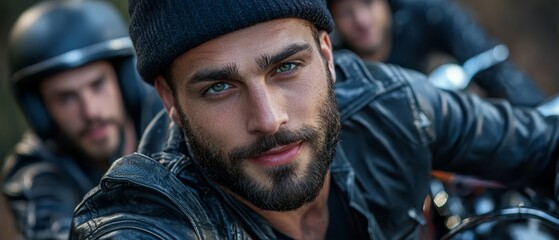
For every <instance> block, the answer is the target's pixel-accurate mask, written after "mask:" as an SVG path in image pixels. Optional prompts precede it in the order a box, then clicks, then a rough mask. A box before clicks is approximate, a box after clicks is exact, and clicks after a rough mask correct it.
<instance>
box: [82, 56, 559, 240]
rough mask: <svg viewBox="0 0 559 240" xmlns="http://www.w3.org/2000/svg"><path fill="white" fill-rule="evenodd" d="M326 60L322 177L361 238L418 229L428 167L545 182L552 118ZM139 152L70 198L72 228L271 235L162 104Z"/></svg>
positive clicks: (347, 60) (136, 233) (553, 136)
mask: <svg viewBox="0 0 559 240" xmlns="http://www.w3.org/2000/svg"><path fill="white" fill-rule="evenodd" d="M334 60H335V64H336V74H337V82H336V96H337V101H338V108H339V110H340V113H341V124H342V132H341V139H340V140H341V141H340V143H339V144H338V146H337V153H336V156H335V159H334V161H333V164H332V166H331V173H332V175H331V176H332V180H333V181H332V184H335V186H337V189H340V190H341V192H342V193H343V198H344V201H346V202H347V203H349V206H350V208H351V209H352V211H353V212H356V213H357V215H358V217H359V219H361V221H360V222H361V223H362V224H363V226H365V228H366V230H367V231H368V234H369V237H370V238H371V239H384V238H388V239H401V238H404V237H407V236H414V235H415V234H417V229H418V227H419V226H420V225H421V224H424V223H425V220H424V219H423V217H422V206H423V201H424V199H425V196H426V195H427V193H428V190H429V181H430V171H431V169H432V168H437V169H442V170H446V171H454V172H461V173H464V174H475V175H479V176H482V177H486V178H489V179H493V180H497V181H501V182H504V183H508V184H511V185H525V184H529V183H534V182H538V183H541V182H540V181H543V182H548V183H550V182H553V173H554V169H555V168H554V166H555V162H556V159H557V155H558V149H557V147H556V146H557V144H558V140H559V131H558V130H559V119H558V118H557V117H549V118H544V117H542V116H541V115H540V114H538V113H537V112H535V111H533V110H530V109H522V110H521V109H513V108H511V105H510V104H509V103H508V102H506V101H498V102H494V103H493V104H489V103H487V102H482V101H480V99H479V98H477V97H475V96H466V95H464V94H461V93H455V92H447V91H443V90H440V89H436V88H434V87H432V86H431V85H430V84H429V83H427V81H426V80H425V77H424V76H422V75H421V74H418V73H416V72H411V71H408V70H404V69H402V68H399V67H396V66H391V65H383V64H370V65H367V66H365V65H364V64H363V63H362V62H361V61H359V60H358V58H357V56H355V55H353V54H351V53H347V52H345V53H337V54H336V55H335V57H334ZM139 151H140V152H141V153H139V154H132V155H128V156H126V157H123V158H122V159H120V160H117V161H116V162H115V164H113V166H112V167H111V169H110V170H109V171H108V172H107V173H106V175H105V176H104V177H103V178H102V180H101V183H100V184H99V185H98V186H97V187H96V188H95V189H94V190H92V191H91V192H90V193H88V194H87V196H86V197H85V198H84V200H83V202H82V203H80V205H79V206H78V207H77V208H76V212H75V216H74V220H73V223H72V238H73V239H101V238H105V237H109V238H125V239H146V238H148V239H249V238H252V239H275V238H277V236H276V235H275V233H274V231H273V229H272V227H271V226H270V225H269V224H268V223H267V222H266V220H265V219H263V218H262V217H260V216H259V215H258V214H256V213H255V212H253V211H252V210H251V209H249V208H248V207H247V206H245V205H244V204H242V203H241V202H239V201H237V200H236V199H235V198H233V197H232V196H231V195H230V194H228V193H226V192H225V191H223V190H222V189H221V188H220V187H219V186H217V185H216V184H215V183H214V182H212V181H211V180H209V179H208V178H207V177H205V175H204V174H203V173H202V172H201V170H200V168H199V166H198V165H197V164H196V163H195V162H194V161H193V160H192V158H191V154H190V153H189V152H188V147H187V145H186V142H185V138H184V135H183V132H182V130H181V129H180V128H179V127H178V126H177V125H175V124H174V123H173V122H172V121H170V120H169V118H168V116H167V113H166V112H162V113H161V114H160V115H158V116H157V117H156V118H155V119H154V122H152V123H151V124H150V127H148V129H147V130H146V132H145V134H144V137H143V139H142V142H141V144H140V149H139ZM331 189H334V188H331ZM550 190H551V189H550Z"/></svg>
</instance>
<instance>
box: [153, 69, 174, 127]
mask: <svg viewBox="0 0 559 240" xmlns="http://www.w3.org/2000/svg"><path fill="white" fill-rule="evenodd" d="M153 85H154V86H155V90H156V91H157V94H159V97H160V98H161V101H162V102H163V106H165V109H166V110H167V113H168V114H169V117H171V119H172V120H173V122H175V124H177V125H179V126H180V124H181V121H180V116H179V114H178V112H177V108H178V107H179V106H178V104H176V103H175V99H174V98H173V91H172V90H171V88H170V87H169V85H167V81H165V78H163V76H161V74H160V75H158V76H157V77H155V80H154V81H153Z"/></svg>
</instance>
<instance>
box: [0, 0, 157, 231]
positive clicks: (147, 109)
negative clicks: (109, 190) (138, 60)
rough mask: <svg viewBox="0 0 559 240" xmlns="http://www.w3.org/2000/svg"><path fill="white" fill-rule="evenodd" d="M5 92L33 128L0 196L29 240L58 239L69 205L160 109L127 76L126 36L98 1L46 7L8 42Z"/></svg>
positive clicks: (30, 15)
mask: <svg viewBox="0 0 559 240" xmlns="http://www.w3.org/2000/svg"><path fill="white" fill-rule="evenodd" d="M8 52H9V56H8V58H9V60H8V61H9V68H10V74H11V82H10V85H11V86H12V88H13V91H14V95H15V97H16V100H17V102H18V103H19V105H20V107H21V109H22V111H23V113H24V115H25V116H26V118H27V120H28V122H29V125H30V126H31V127H32V131H29V132H27V133H26V134H25V135H24V136H23V138H22V140H21V141H20V142H19V143H18V144H17V146H16V148H15V150H14V151H13V154H11V155H10V156H8V158H7V159H6V162H5V165H4V167H3V170H2V180H3V186H2V192H3V194H4V196H5V197H6V198H7V199H8V202H9V206H10V207H11V210H12V212H13V214H14V216H15V219H16V224H17V226H18V227H19V230H21V232H22V234H23V236H24V237H25V238H29V239H66V238H68V231H69V227H70V221H71V218H72V213H73V209H74V207H75V206H76V205H77V204H78V203H79V201H80V200H81V198H82V197H83V196H84V195H85V194H86V193H87V192H88V191H89V190H90V188H92V187H93V186H94V185H95V184H96V183H97V182H98V180H99V179H100V178H101V176H102V175H103V173H104V172H105V171H106V170H107V169H108V167H109V166H110V164H111V163H112V161H114V160H115V159H116V158H118V157H120V156H122V155H123V154H127V153H131V152H133V151H135V150H136V147H137V142H138V140H139V137H140V136H141V133H142V131H143V129H144V128H145V127H146V125H147V123H148V122H149V121H150V120H151V118H152V117H153V116H154V115H155V113H157V111H159V110H160V109H161V103H160V101H159V99H158V97H157V95H156V94H155V91H154V89H153V88H151V87H148V85H147V84H144V83H143V82H142V81H141V80H139V77H138V75H137V72H136V70H135V65H134V64H135V54H134V50H133V47H132V44H131V41H130V39H129V36H128V29H127V25H126V24H125V22H124V21H123V20H122V19H121V17H120V15H119V14H118V12H117V11H116V10H115V9H114V8H113V6H111V5H110V4H107V3H104V2H101V1H46V2H41V3H39V4H37V5H35V6H33V7H31V8H30V9H28V10H27V11H25V12H24V13H23V14H22V15H21V16H20V17H19V19H18V20H17V22H16V23H15V24H14V26H13V28H12V31H11V33H10V36H9V46H8Z"/></svg>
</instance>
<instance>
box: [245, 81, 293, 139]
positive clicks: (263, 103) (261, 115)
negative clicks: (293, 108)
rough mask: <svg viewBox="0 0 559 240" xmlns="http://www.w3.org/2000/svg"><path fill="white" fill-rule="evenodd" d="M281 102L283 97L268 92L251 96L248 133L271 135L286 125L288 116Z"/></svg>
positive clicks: (258, 92) (255, 93)
mask: <svg viewBox="0 0 559 240" xmlns="http://www.w3.org/2000/svg"><path fill="white" fill-rule="evenodd" d="M281 100H282V98H281V96H277V95H274V94H272V92H271V91H266V90H261V91H257V92H253V93H252V94H250V96H249V101H250V102H251V104H248V106H249V108H248V112H249V114H248V115H249V118H248V121H247V125H248V126H247V128H248V131H249V132H250V133H253V134H261V135H270V134H273V133H275V132H277V131H278V130H279V129H280V128H281V126H282V125H284V124H286V123H287V121H288V114H287V112H286V109H285V107H284V104H283V103H282V101H281Z"/></svg>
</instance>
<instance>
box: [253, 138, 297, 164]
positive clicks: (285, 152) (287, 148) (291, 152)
mask: <svg viewBox="0 0 559 240" xmlns="http://www.w3.org/2000/svg"><path fill="white" fill-rule="evenodd" d="M302 146H303V142H302V141H299V142H296V143H293V144H288V145H282V146H278V147H275V148H272V149H270V150H268V151H266V152H264V153H262V154H260V155H258V156H256V157H254V158H252V159H251V161H252V162H254V163H256V164H259V165H264V166H268V167H274V166H280V165H285V164H288V163H291V162H292V161H294V160H295V159H296V158H297V156H299V152H300V151H301V148H302Z"/></svg>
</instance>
